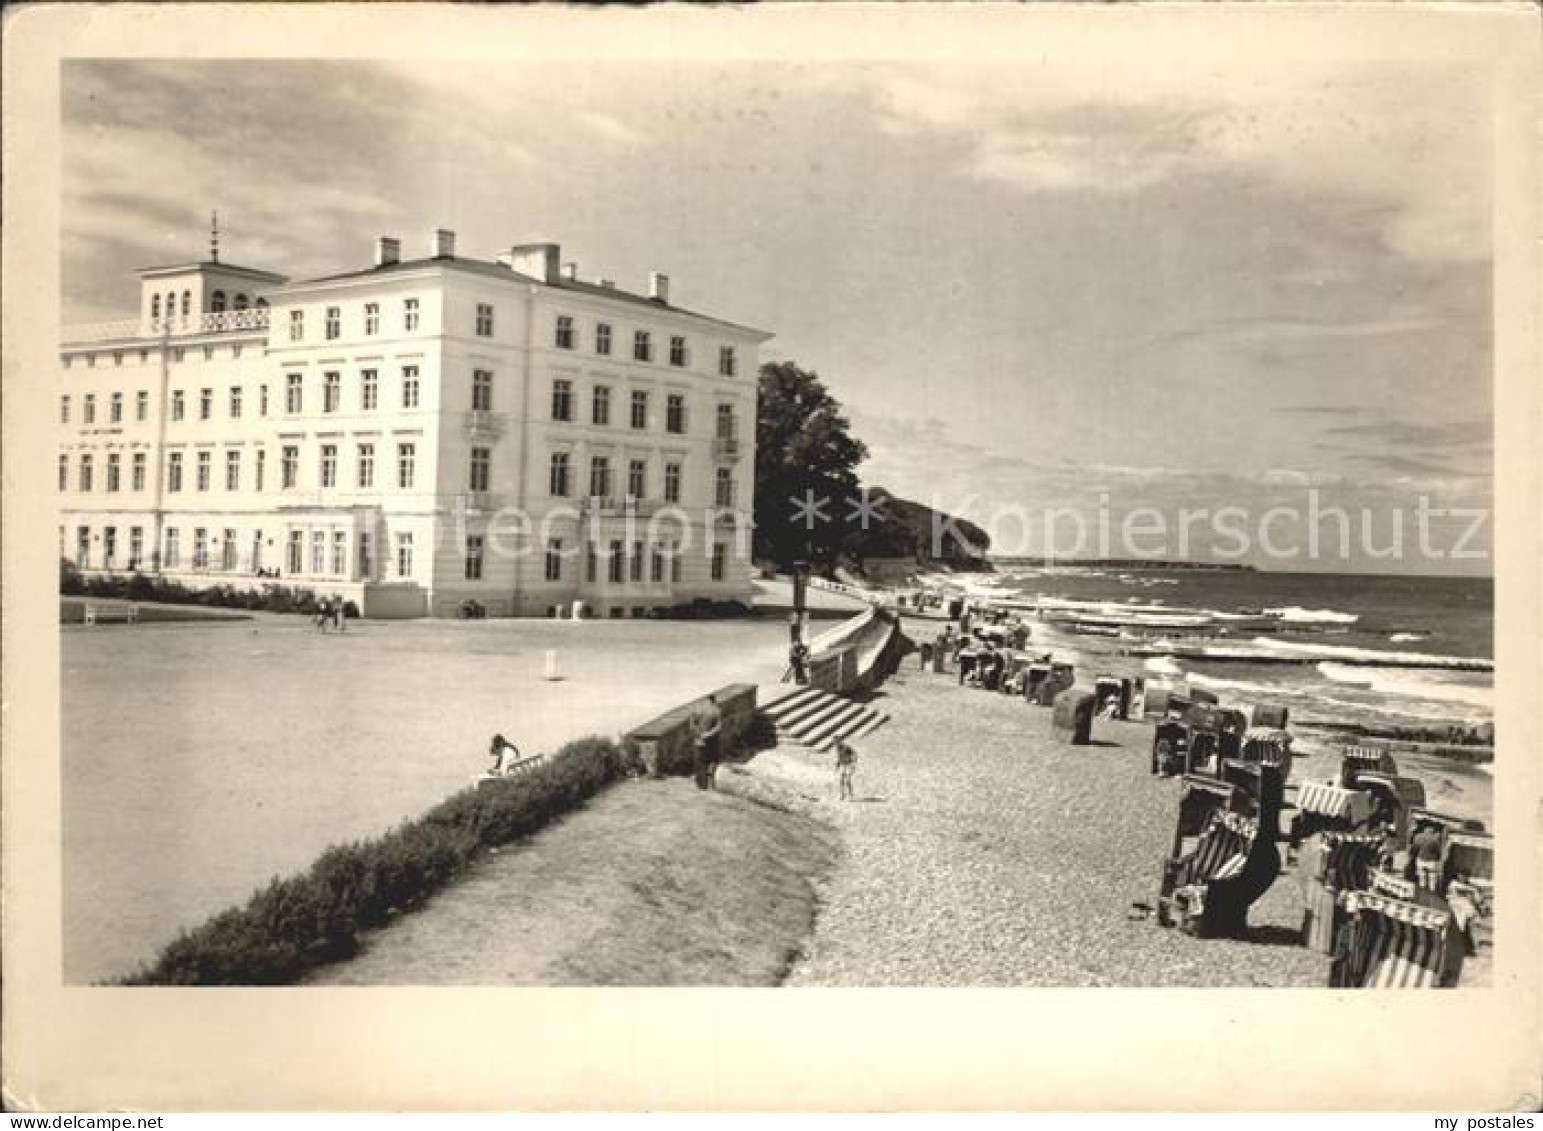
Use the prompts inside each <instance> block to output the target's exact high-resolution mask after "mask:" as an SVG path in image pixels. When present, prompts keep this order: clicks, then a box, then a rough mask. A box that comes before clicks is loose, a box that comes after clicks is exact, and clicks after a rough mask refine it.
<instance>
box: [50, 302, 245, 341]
mask: <svg viewBox="0 0 1543 1131" xmlns="http://www.w3.org/2000/svg"><path fill="white" fill-rule="evenodd" d="M271 314H272V311H270V310H269V309H268V308H267V307H266V306H258V307H251V308H249V309H247V310H221V311H215V312H212V313H209V314H189V315H187V316H185V317H174V318H155V319H150V320H149V321H145V320H142V319H139V318H123V319H119V320H118V321H115V322H87V323H82V324H77V325H74V326H66V327H64V332H63V335H62V338H63V341H64V344H65V345H91V344H93V343H96V342H113V341H123V340H127V339H145V338H160V337H168V336H169V337H175V338H180V337H192V336H195V335H199V334H240V333H253V332H255V331H261V330H267V329H268V326H269V323H270V320H271V319H270V316H271Z"/></svg>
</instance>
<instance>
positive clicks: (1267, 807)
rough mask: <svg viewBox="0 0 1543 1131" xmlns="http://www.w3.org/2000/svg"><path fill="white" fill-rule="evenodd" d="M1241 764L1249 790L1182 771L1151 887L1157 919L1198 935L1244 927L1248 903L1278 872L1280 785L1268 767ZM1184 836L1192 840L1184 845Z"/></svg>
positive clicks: (1233, 933)
mask: <svg viewBox="0 0 1543 1131" xmlns="http://www.w3.org/2000/svg"><path fill="white" fill-rule="evenodd" d="M1249 771H1250V772H1251V773H1252V774H1254V775H1255V777H1256V781H1257V785H1256V789H1257V793H1256V794H1255V795H1253V796H1250V794H1249V792H1248V791H1247V790H1245V789H1243V788H1241V787H1239V786H1238V785H1235V784H1233V783H1232V782H1228V781H1223V780H1221V779H1219V778H1211V777H1208V776H1198V775H1186V776H1185V778H1184V793H1183V794H1182V795H1181V797H1180V800H1179V820H1178V824H1177V827H1176V829H1175V833H1174V839H1173V846H1172V849H1171V850H1170V853H1169V855H1168V857H1167V858H1166V859H1165V860H1164V861H1163V873H1162V885H1161V888H1160V889H1159V893H1158V901H1157V905H1158V912H1157V919H1158V922H1159V923H1161V924H1162V925H1164V926H1173V925H1178V926H1179V927H1181V928H1183V929H1184V930H1186V931H1188V932H1190V933H1193V934H1197V935H1199V936H1200V937H1202V938H1218V937H1225V938H1241V937H1243V936H1244V935H1245V934H1247V931H1248V909H1249V908H1250V907H1251V906H1252V905H1253V904H1254V902H1255V901H1257V900H1258V899H1259V897H1260V896H1262V895H1263V894H1264V893H1265V892H1266V891H1268V890H1269V888H1270V885H1271V884H1273V883H1274V882H1275V878H1276V876H1278V875H1279V874H1280V867H1281V861H1280V850H1279V849H1278V848H1277V847H1276V844H1275V842H1276V840H1277V839H1278V836H1279V817H1280V806H1281V795H1282V792H1283V790H1282V783H1281V778H1280V772H1279V770H1278V769H1276V768H1275V767H1272V766H1258V767H1249ZM1247 809H1253V810H1254V813H1253V814H1252V815H1250V814H1249V813H1247V812H1245V811H1244V810H1247ZM1202 814H1203V816H1202ZM1197 820H1198V824H1197ZM1191 836H1193V838H1194V844H1193V846H1192V847H1190V848H1188V849H1187V850H1186V846H1185V842H1186V840H1187V839H1189V838H1190V837H1191Z"/></svg>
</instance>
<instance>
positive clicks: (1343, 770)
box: [1339, 746, 1398, 789]
mask: <svg viewBox="0 0 1543 1131" xmlns="http://www.w3.org/2000/svg"><path fill="white" fill-rule="evenodd" d="M1362 770H1373V771H1375V772H1376V773H1379V774H1397V773H1398V763H1397V762H1395V761H1394V760H1393V755H1392V754H1391V753H1389V752H1388V751H1387V750H1385V749H1384V748H1382V747H1381V746H1346V747H1344V748H1343V749H1341V750H1340V761H1339V784H1340V785H1342V786H1344V787H1345V788H1346V789H1354V788H1355V786H1356V778H1357V777H1359V776H1360V773H1361V771H1362Z"/></svg>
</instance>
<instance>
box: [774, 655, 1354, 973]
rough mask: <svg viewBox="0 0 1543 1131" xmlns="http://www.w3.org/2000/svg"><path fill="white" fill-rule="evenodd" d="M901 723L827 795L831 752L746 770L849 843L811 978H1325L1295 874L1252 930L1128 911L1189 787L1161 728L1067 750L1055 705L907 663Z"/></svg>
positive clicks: (1135, 727)
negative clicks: (1157, 739)
mask: <svg viewBox="0 0 1543 1131" xmlns="http://www.w3.org/2000/svg"><path fill="white" fill-rule="evenodd" d="M882 702H883V705H884V708H885V710H887V711H889V712H890V714H891V716H892V718H891V721H890V722H889V723H888V724H887V725H886V726H884V727H882V728H881V729H880V730H879V731H877V732H876V733H875V734H874V735H873V736H871V737H870V738H869V739H867V740H866V741H865V742H864V743H863V747H862V751H861V756H860V762H859V767H858V774H857V796H858V801H857V802H856V803H851V804H845V805H843V804H840V803H837V802H833V801H830V800H829V797H830V792H829V783H830V770H829V768H828V766H827V761H828V759H826V758H824V757H822V756H818V755H812V754H803V753H797V754H795V753H790V752H788V751H778V752H777V754H778V756H777V757H776V758H774V759H764V758H757V759H755V760H754V761H753V762H752V763H751V765H750V767H749V769H750V772H751V773H752V774H763V775H766V776H768V777H771V778H773V779H776V780H779V781H781V782H783V783H786V784H789V785H792V784H794V783H797V784H798V785H800V786H801V787H802V789H803V790H804V791H805V792H806V793H808V794H810V795H813V796H820V797H821V800H820V801H819V802H817V803H815V804H816V805H817V807H818V808H819V809H820V810H822V811H823V812H825V813H827V814H828V815H829V818H830V819H831V820H833V821H834V822H835V823H836V825H837V827H838V828H839V829H840V831H841V834H842V839H843V842H844V844H845V847H846V852H845V855H844V857H843V859H842V860H841V862H840V863H839V864H838V865H837V867H836V870H835V873H834V876H833V878H832V881H831V883H830V885H829V887H828V889H827V890H826V891H825V893H824V897H823V899H822V909H821V913H820V916H819V918H818V919H817V921H816V924H815V931H814V935H813V938H812V940H811V942H810V945H809V947H808V948H807V953H806V956H805V958H804V960H803V961H801V962H800V963H799V964H798V965H797V966H796V967H795V969H794V970H793V972H792V975H791V977H790V978H789V984H791V985H799V986H901V985H917V986H964V985H976V986H982V985H992V986H1007V985H1039V986H1073V985H1077V986H1317V985H1323V984H1325V982H1326V980H1327V974H1328V963H1327V960H1326V959H1325V958H1323V957H1322V956H1321V955H1317V954H1314V953H1312V952H1310V951H1307V950H1305V949H1303V948H1302V947H1301V946H1299V945H1297V938H1298V936H1297V931H1298V929H1299V928H1300V926H1301V909H1302V900H1301V891H1300V888H1299V887H1298V885H1297V883H1296V881H1295V878H1294V877H1293V876H1292V875H1291V874H1290V873H1287V874H1285V875H1283V876H1282V877H1281V878H1280V879H1279V880H1277V881H1276V883H1275V886H1274V887H1272V888H1271V890H1270V891H1269V892H1268V893H1267V894H1266V895H1265V897H1264V899H1262V900H1261V901H1260V902H1259V903H1258V904H1256V905H1255V908H1254V912H1253V915H1252V916H1251V923H1252V925H1253V926H1254V932H1253V938H1252V939H1251V940H1250V941H1247V942H1233V941H1225V940H1198V939H1194V938H1190V937H1188V936H1186V935H1183V934H1182V933H1180V932H1178V931H1173V930H1165V929H1163V928H1160V927H1158V926H1156V925H1155V922H1154V921H1152V920H1150V919H1139V920H1133V919H1131V918H1129V917H1128V915H1129V913H1130V911H1131V906H1132V904H1133V903H1137V902H1143V903H1147V904H1154V903H1155V899H1156V894H1157V886H1158V878H1159V873H1160V866H1161V860H1162V858H1163V856H1164V854H1165V852H1166V850H1167V848H1168V840H1169V838H1170V837H1171V836H1172V832H1173V823H1174V819H1175V815H1176V813H1177V800H1178V793H1179V786H1178V784H1177V782H1175V781H1172V780H1165V779H1158V778H1154V777H1152V776H1151V775H1150V774H1149V773H1148V770H1147V751H1148V749H1149V745H1148V744H1149V742H1150V730H1149V728H1147V727H1145V726H1142V725H1140V724H1137V723H1123V722H1121V723H1111V722H1104V721H1100V722H1098V723H1097V724H1096V725H1095V728H1094V740H1095V745H1091V746H1081V747H1074V746H1065V745H1062V744H1060V743H1059V742H1058V741H1056V740H1055V739H1054V738H1053V737H1052V735H1051V732H1050V712H1049V711H1048V710H1045V709H1042V708H1035V707H1030V706H1029V705H1027V704H1026V703H1025V702H1024V701H1023V700H1022V699H1019V698H1015V697H1011V696H1005V695H995V694H991V693H988V692H983V691H979V690H973V689H968V688H961V687H960V686H959V685H958V683H957V682H956V680H955V678H954V677H952V676H945V675H934V674H931V673H921V672H918V671H916V670H915V668H914V666H909V667H908V668H907V669H906V670H905V671H904V672H903V673H902V674H901V675H900V676H898V677H897V678H895V679H894V680H892V681H890V683H888V684H887V685H886V686H885V690H884V697H883V700H882Z"/></svg>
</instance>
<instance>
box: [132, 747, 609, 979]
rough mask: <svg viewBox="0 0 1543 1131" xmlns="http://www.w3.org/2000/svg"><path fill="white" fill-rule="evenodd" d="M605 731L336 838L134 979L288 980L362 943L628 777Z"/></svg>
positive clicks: (187, 935)
mask: <svg viewBox="0 0 1543 1131" xmlns="http://www.w3.org/2000/svg"><path fill="white" fill-rule="evenodd" d="M626 764H627V755H626V753H625V752H624V751H623V750H622V749H621V748H620V747H618V746H617V745H616V743H614V742H612V741H611V740H610V739H605V738H583V739H579V740H578V741H576V742H570V743H568V744H567V745H566V746H564V747H563V748H562V749H561V750H559V751H558V752H557V753H556V754H554V755H553V756H552V757H551V758H550V759H548V760H547V761H546V762H544V763H542V764H541V765H539V766H537V767H536V768H535V769H533V770H530V771H528V772H527V773H525V774H523V775H521V776H519V777H515V778H508V779H504V780H500V781H493V782H489V783H488V784H486V785H484V786H482V787H480V788H473V789H466V790H462V791H461V792H460V793H456V794H453V795H451V796H450V797H448V798H446V799H445V800H444V801H442V802H440V803H439V804H438V805H436V806H435V807H434V808H432V809H430V810H429V811H428V812H427V813H425V814H423V815H422V816H421V817H418V818H417V819H415V820H412V821H408V822H405V823H404V824H401V825H398V826H397V827H396V828H394V829H392V830H391V831H390V832H388V833H386V834H385V835H383V836H380V837H376V838H374V839H372V840H364V841H357V842H354V843H352V844H343V845H334V846H333V847H331V848H329V849H327V850H326V851H325V852H323V853H322V854H321V856H319V857H318V858H317V860H316V862H315V863H314V864H312V865H311V867H310V869H309V870H308V871H306V872H304V873H302V874H300V875H298V876H291V877H289V878H288V879H283V880H274V881H273V882H272V883H270V884H269V885H268V886H267V887H265V888H262V889H261V890H259V891H257V892H255V893H254V894H253V895H252V898H251V899H250V900H248V901H247V903H246V904H245V905H244V906H242V907H238V908H232V909H230V910H228V911H224V912H221V913H220V914H218V915H216V916H215V917H214V918H212V919H210V920H209V921H208V922H206V923H204V924H203V925H202V926H199V927H196V928H194V929H193V930H191V931H184V932H183V933H182V934H181V935H180V936H178V937H177V939H176V940H174V941H173V942H172V943H171V944H170V945H168V946H167V947H166V949H165V950H163V951H162V952H161V954H160V955H159V956H158V957H157V958H156V960H155V962H154V963H153V964H152V965H150V966H149V967H147V968H145V969H143V970H141V971H140V972H139V973H137V974H135V975H133V976H131V977H129V978H126V979H124V980H123V984H125V985H279V984H286V983H292V982H295V981H297V980H298V979H299V978H301V977H302V976H303V975H304V974H305V972H306V971H307V970H310V969H312V968H314V967H316V966H319V965H322V964H323V963H327V962H335V961H338V960H340V959H343V958H347V957H349V956H350V955H352V954H353V953H354V952H355V951H356V950H357V948H358V932H359V931H360V930H361V929H362V928H365V927H376V926H380V925H381V924H383V923H385V922H387V921H388V920H389V919H390V918H391V917H392V916H393V915H395V914H398V913H400V912H404V911H408V910H411V909H412V908H415V907H417V906H419V905H421V904H422V903H423V902H424V901H425V900H426V899H428V898H429V897H430V896H431V895H432V894H433V893H434V892H436V891H438V890H439V889H440V888H442V887H444V886H445V885H446V884H447V883H449V882H450V881H451V880H452V879H454V878H455V877H456V876H457V875H458V874H459V873H460V872H462V871H463V870H464V869H465V868H466V867H467V866H468V865H469V864H471V862H472V861H473V860H475V859H476V856H477V854H478V852H480V851H481V850H482V849H484V848H488V847H493V846H497V845H502V844H507V843H509V842H510V841H513V840H516V839H518V838H520V837H522V836H529V835H530V834H531V833H534V832H536V831H537V830H538V829H540V828H541V827H542V826H543V825H546V824H548V823H549V822H551V821H552V820H553V819H554V818H557V817H560V816H562V815H563V814H565V813H567V812H569V811H571V810H572V809H574V808H576V807H577V806H578V805H580V804H582V803H583V802H584V801H587V800H588V799H589V798H591V797H593V796H594V795H595V794H596V793H598V792H599V791H600V790H602V789H604V788H605V787H606V786H607V785H608V784H610V783H611V782H613V781H615V780H616V779H617V778H619V777H621V776H622V774H623V772H624V768H625V766H626Z"/></svg>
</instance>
